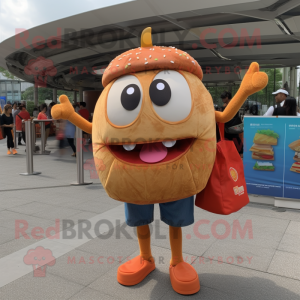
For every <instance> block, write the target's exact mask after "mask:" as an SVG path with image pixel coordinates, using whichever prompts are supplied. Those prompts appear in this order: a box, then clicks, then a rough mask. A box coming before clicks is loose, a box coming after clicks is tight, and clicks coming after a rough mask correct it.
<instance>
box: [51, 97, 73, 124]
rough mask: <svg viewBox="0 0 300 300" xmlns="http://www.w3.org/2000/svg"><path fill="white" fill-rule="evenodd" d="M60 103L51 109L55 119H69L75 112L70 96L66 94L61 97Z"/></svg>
mask: <svg viewBox="0 0 300 300" xmlns="http://www.w3.org/2000/svg"><path fill="white" fill-rule="evenodd" d="M59 102H60V104H57V105H54V106H53V107H52V109H51V116H52V117H53V119H64V120H69V118H70V116H71V115H72V114H73V113H74V112H75V110H74V108H73V106H72V104H71V102H70V100H69V98H68V97H67V96H66V95H61V96H60V97H59Z"/></svg>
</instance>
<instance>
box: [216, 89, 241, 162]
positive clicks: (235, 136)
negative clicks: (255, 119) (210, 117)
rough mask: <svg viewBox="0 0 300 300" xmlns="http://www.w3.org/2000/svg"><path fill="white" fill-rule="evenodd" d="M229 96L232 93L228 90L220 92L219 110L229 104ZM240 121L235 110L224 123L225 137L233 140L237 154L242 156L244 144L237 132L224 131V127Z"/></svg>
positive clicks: (222, 109) (230, 96)
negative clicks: (230, 117)
mask: <svg viewBox="0 0 300 300" xmlns="http://www.w3.org/2000/svg"><path fill="white" fill-rule="evenodd" d="M231 98H232V95H231V92H229V91H224V92H223V93H222V94H221V99H222V102H223V107H221V111H224V110H225V108H226V107H227V105H228V104H229V102H230V100H231ZM241 123H242V120H241V118H240V115H239V112H237V114H236V115H235V116H234V117H233V118H232V120H230V121H229V122H227V123H225V139H227V140H230V141H233V142H234V144H235V147H236V149H237V151H238V152H239V154H240V155H241V157H242V156H243V152H244V145H243V142H242V140H241V138H240V136H239V134H232V133H227V132H226V128H229V127H232V126H235V125H237V124H241ZM217 136H219V130H217Z"/></svg>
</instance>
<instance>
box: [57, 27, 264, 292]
mask: <svg viewBox="0 0 300 300" xmlns="http://www.w3.org/2000/svg"><path fill="white" fill-rule="evenodd" d="M202 77H203V72H202V69H201V67H200V65H199V64H198V62H197V61H196V60H195V59H194V58H193V57H191V56H190V55H189V54H188V53H186V52H184V51H181V50H179V49H176V48H174V47H162V46H153V45H152V38H151V28H150V27H149V28H146V29H145V30H144V31H143V33H142V37H141V47H140V48H136V49H132V50H130V51H126V52H124V53H123V54H121V55H119V56H117V57H116V58H115V59H114V60H112V61H111V63H110V64H109V66H108V67H107V69H106V70H105V72H104V75H103V78H102V83H103V86H104V87H105V88H104V90H103V92H102V93H101V96H100V98H99V100H98V102H97V105H96V107H95V110H94V115H93V122H92V123H89V122H88V121H86V120H85V119H83V118H82V117H80V116H79V115H78V114H77V113H76V112H75V111H74V109H73V107H72V105H71V103H70V101H69V100H68V98H67V97H66V96H65V95H63V96H61V97H60V103H61V104H60V105H56V106H54V107H53V108H52V116H53V117H54V118H55V119H66V120H69V121H70V122H72V123H73V124H75V125H76V126H78V127H80V128H81V129H82V130H83V131H85V132H88V133H91V134H92V139H93V154H94V159H95V164H96V166H97V171H98V174H99V178H100V180H101V183H102V185H103V187H104V188H105V190H106V192H107V194H108V195H109V196H110V197H111V198H113V199H116V200H119V201H122V202H125V215H126V223H127V224H128V225H129V226H135V227H137V235H138V241H139V246H140V255H139V256H137V257H135V258H134V259H132V260H130V261H128V262H126V263H124V264H123V265H121V266H120V267H119V269H118V274H117V280H118V282H119V283H120V284H122V285H126V286H131V285H136V284H138V283H140V282H141V281H142V280H143V279H144V278H145V277H146V276H147V275H148V274H149V273H150V272H152V271H153V270H154V269H155V262H154V259H153V257H152V254H151V246H150V231H149V225H148V224H150V223H151V222H152V221H153V209H154V203H159V206H160V213H161V220H162V221H163V222H165V223H166V224H168V225H169V236H170V245H171V252H172V256H171V261H170V268H169V271H170V280H171V284H172V287H173V289H174V290H175V291H176V292H177V293H179V294H185V295H188V294H194V293H196V292H198V291H199V290H200V283H199V279H198V274H197V273H196V271H195V269H194V268H193V267H192V266H191V265H190V264H188V263H186V262H184V261H183V258H182V233H181V227H183V226H188V225H191V224H192V223H193V222H194V197H193V196H194V195H195V194H198V193H199V192H201V191H202V190H203V189H205V187H206V185H207V182H208V180H209V178H210V175H211V172H212V168H213V165H214V162H215V156H216V151H215V149H216V122H220V123H226V122H228V121H229V120H231V119H232V118H233V117H234V116H235V114H236V113H237V112H238V110H239V108H240V107H241V106H242V104H243V103H244V101H245V100H246V99H247V97H249V96H250V95H251V94H253V93H255V92H257V91H259V90H261V89H263V88H264V87H265V86H266V85H267V82H268V77H267V75H266V74H265V73H262V72H259V65H258V64H257V63H252V64H251V66H250V68H249V70H248V72H247V73H246V75H245V76H244V79H243V81H242V83H241V86H240V89H239V90H238V92H237V93H236V95H235V96H234V98H233V99H232V100H231V101H230V103H229V104H228V106H227V107H226V109H225V111H224V112H216V111H215V110H214V105H213V100H212V97H211V95H210V93H209V92H208V90H207V89H206V88H205V86H204V85H203V83H202V81H201V80H202ZM205 147H208V148H209V149H213V151H202V152H199V151H196V149H200V148H203V149H205ZM174 164H176V166H177V167H176V168H173V167H172V166H173V165H174ZM203 164H205V165H206V166H208V167H206V168H192V167H191V166H193V165H195V166H197V165H203ZM103 166H105V167H103ZM208 201H209V199H208ZM120 246H121V245H120Z"/></svg>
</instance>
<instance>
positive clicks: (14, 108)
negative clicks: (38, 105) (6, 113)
mask: <svg viewBox="0 0 300 300" xmlns="http://www.w3.org/2000/svg"><path fill="white" fill-rule="evenodd" d="M17 106H18V105H17V102H14V104H13V105H12V112H11V113H12V116H14V113H15V111H16V110H17Z"/></svg>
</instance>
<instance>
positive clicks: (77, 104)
mask: <svg viewBox="0 0 300 300" xmlns="http://www.w3.org/2000/svg"><path fill="white" fill-rule="evenodd" d="M73 107H74V110H75V111H76V112H77V113H78V111H79V109H80V107H79V103H78V102H77V103H75V104H74V105H73Z"/></svg>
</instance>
